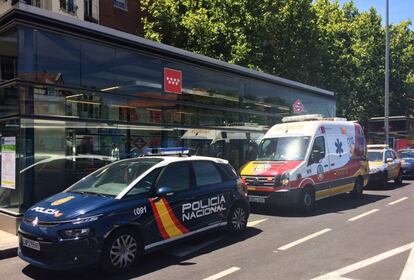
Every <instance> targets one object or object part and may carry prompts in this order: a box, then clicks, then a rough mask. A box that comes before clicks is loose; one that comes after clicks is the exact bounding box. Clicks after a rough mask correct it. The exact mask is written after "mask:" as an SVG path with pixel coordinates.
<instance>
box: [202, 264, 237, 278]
mask: <svg viewBox="0 0 414 280" xmlns="http://www.w3.org/2000/svg"><path fill="white" fill-rule="evenodd" d="M239 269H240V267H235V266H233V267H231V268H229V269H226V270H224V271H222V272H219V273H217V274H214V275H211V276H209V277H207V278H204V279H203V280H216V279H220V278H222V277H224V276H227V275H229V274H231V273H233V272H236V271H237V270H239Z"/></svg>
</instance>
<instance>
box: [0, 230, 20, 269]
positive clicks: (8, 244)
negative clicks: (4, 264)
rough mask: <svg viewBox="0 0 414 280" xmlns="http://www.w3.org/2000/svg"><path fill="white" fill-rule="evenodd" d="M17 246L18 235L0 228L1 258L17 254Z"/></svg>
mask: <svg viewBox="0 0 414 280" xmlns="http://www.w3.org/2000/svg"><path fill="white" fill-rule="evenodd" d="M17 246H18V238H17V236H16V235H13V234H10V233H8V232H5V231H2V230H0V260H1V259H2V258H6V257H9V256H13V255H16V252H17ZM0 267H1V262H0Z"/></svg>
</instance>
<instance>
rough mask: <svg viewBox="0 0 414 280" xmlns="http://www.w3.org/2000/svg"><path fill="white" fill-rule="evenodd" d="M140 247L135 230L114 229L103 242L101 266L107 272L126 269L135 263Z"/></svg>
mask: <svg viewBox="0 0 414 280" xmlns="http://www.w3.org/2000/svg"><path fill="white" fill-rule="evenodd" d="M141 248H142V247H141V241H140V239H139V237H138V235H137V233H136V232H135V231H133V230H131V229H120V230H118V231H116V232H115V233H113V234H112V235H111V236H110V237H109V239H108V240H107V242H106V244H105V247H104V250H103V256H102V257H103V261H102V268H103V269H104V270H106V271H109V272H123V271H128V270H129V269H130V268H132V267H133V266H134V265H135V264H136V263H137V261H138V258H139V256H140V254H141Z"/></svg>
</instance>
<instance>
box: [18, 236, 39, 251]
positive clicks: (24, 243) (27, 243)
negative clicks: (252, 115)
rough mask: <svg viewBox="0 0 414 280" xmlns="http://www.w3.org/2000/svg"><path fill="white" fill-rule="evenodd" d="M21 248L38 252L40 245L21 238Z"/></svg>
mask: <svg viewBox="0 0 414 280" xmlns="http://www.w3.org/2000/svg"><path fill="white" fill-rule="evenodd" d="M22 246H24V247H27V248H30V249H33V250H36V251H40V243H39V242H37V241H33V240H30V239H27V238H24V237H23V236H22Z"/></svg>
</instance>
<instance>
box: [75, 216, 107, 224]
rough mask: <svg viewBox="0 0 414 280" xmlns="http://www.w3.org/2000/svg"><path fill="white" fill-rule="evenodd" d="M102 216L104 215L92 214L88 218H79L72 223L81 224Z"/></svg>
mask: <svg viewBox="0 0 414 280" xmlns="http://www.w3.org/2000/svg"><path fill="white" fill-rule="evenodd" d="M100 216H102V215H96V216H90V217H86V218H77V219H76V220H73V221H72V224H74V225H79V224H84V223H89V222H94V221H96V220H98V219H99V217H100Z"/></svg>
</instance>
